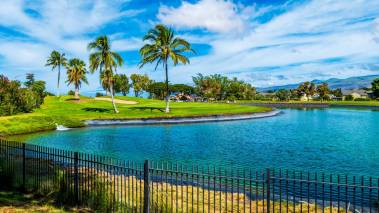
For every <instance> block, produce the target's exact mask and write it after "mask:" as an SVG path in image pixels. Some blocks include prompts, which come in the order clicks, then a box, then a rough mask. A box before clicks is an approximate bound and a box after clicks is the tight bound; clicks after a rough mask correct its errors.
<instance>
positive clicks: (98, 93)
mask: <svg viewBox="0 0 379 213" xmlns="http://www.w3.org/2000/svg"><path fill="white" fill-rule="evenodd" d="M95 96H96V97H101V96H104V94H103V93H101V92H97V93H96V95H95Z"/></svg>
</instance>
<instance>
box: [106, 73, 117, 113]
mask: <svg viewBox="0 0 379 213" xmlns="http://www.w3.org/2000/svg"><path fill="white" fill-rule="evenodd" d="M108 82H109V90H110V93H111V97H112V105H113V109H114V112H115V113H119V111H118V110H117V107H116V103H115V102H114V94H113V84H112V83H111V80H110V79H109V80H108Z"/></svg>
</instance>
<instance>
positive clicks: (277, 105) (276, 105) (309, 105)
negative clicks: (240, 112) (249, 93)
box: [242, 103, 379, 110]
mask: <svg viewBox="0 0 379 213" xmlns="http://www.w3.org/2000/svg"><path fill="white" fill-rule="evenodd" d="M242 105H246V106H263V107H274V108H338V107H341V108H356V109H378V110H379V106H369V105H354V104H331V103H244V104H242Z"/></svg>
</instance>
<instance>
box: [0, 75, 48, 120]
mask: <svg viewBox="0 0 379 213" xmlns="http://www.w3.org/2000/svg"><path fill="white" fill-rule="evenodd" d="M45 85H46V83H45V82H44V81H40V80H35V78H34V75H33V74H30V73H28V74H26V80H25V82H24V83H22V82H20V81H16V80H9V79H8V78H7V77H6V76H4V75H0V115H1V116H5V115H14V114H17V113H22V112H25V113H26V112H32V111H33V109H35V108H38V107H40V106H41V104H42V103H43V101H44V98H45V96H46V95H47V94H48V93H47V92H46V90H45V89H46V87H45Z"/></svg>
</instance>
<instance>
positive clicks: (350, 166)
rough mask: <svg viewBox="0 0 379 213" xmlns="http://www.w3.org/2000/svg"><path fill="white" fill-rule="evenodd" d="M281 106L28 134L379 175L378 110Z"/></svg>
mask: <svg viewBox="0 0 379 213" xmlns="http://www.w3.org/2000/svg"><path fill="white" fill-rule="evenodd" d="M281 111H282V113H281V114H280V115H278V116H275V117H269V118H262V119H251V120H241V121H229V122H209V123H197V124H174V125H147V126H106V127H92V128H83V129H74V130H69V131H54V132H47V133H42V134H35V135H31V136H30V137H27V140H26V142H27V143H31V144H37V145H43V146H48V147H55V148H60V149H69V150H74V151H81V152H86V153H94V154H101V155H106V156H110V157H114V158H119V159H125V160H134V161H142V160H144V159H150V160H164V161H171V162H181V163H189V164H200V165H209V164H211V165H217V166H224V167H229V166H234V167H243V168H252V169H263V168H285V169H296V170H301V171H325V172H333V173H341V174H345V173H346V174H354V175H371V176H379V111H372V110H354V109H344V108H328V109H307V110H305V109H281Z"/></svg>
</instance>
